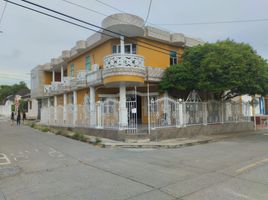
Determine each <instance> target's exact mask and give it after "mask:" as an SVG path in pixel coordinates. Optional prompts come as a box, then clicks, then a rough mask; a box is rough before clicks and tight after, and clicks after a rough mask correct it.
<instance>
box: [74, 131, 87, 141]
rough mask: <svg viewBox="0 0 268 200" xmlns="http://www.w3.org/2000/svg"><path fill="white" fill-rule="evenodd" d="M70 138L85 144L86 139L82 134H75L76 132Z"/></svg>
mask: <svg viewBox="0 0 268 200" xmlns="http://www.w3.org/2000/svg"><path fill="white" fill-rule="evenodd" d="M72 138H73V139H75V140H79V141H83V142H86V138H85V136H84V134H82V133H77V132H76V133H74V134H73V136H72Z"/></svg>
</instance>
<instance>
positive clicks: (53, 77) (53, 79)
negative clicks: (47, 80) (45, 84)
mask: <svg viewBox="0 0 268 200" xmlns="http://www.w3.org/2000/svg"><path fill="white" fill-rule="evenodd" d="M52 82H53V83H54V82H55V70H53V71H52Z"/></svg>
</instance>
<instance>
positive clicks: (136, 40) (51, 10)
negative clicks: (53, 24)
mask: <svg viewBox="0 0 268 200" xmlns="http://www.w3.org/2000/svg"><path fill="white" fill-rule="evenodd" d="M4 1H7V2H9V3H12V4H14V5H17V6H20V7H23V8H25V9H28V10H31V11H34V12H37V13H40V14H43V15H46V16H49V17H52V18H55V19H58V20H61V21H64V22H67V23H70V24H72V25H76V26H79V27H81V28H85V29H88V30H91V31H94V32H98V33H100V34H104V35H107V36H109V37H111V38H114V35H118V36H124V37H125V38H126V39H127V40H128V41H135V42H140V43H143V44H146V45H149V46H152V47H155V48H157V49H154V48H150V47H148V46H144V45H141V44H137V45H138V46H141V47H144V48H147V49H150V50H154V51H158V52H161V53H164V54H168V55H169V52H170V49H165V48H162V47H159V46H156V45H152V44H151V43H147V42H144V41H140V40H138V39H132V38H129V37H127V36H125V35H123V34H121V33H117V32H115V31H111V30H109V29H105V28H102V27H100V26H97V25H95V24H92V23H89V22H86V21H84V20H81V19H78V18H75V17H72V16H70V15H67V14H64V13H61V12H58V11H55V10H53V9H50V8H47V7H44V6H41V5H38V4H36V3H32V2H29V1H26V0H21V1H23V2H26V3H29V4H31V5H34V6H37V7H39V8H42V9H45V10H49V11H50V12H54V13H56V14H59V15H62V16H65V17H67V18H71V19H73V20H76V21H79V22H81V23H85V24H87V25H90V26H92V25H93V26H94V27H96V28H100V29H102V30H104V31H107V32H110V33H112V34H114V35H109V34H107V33H105V32H102V31H97V30H94V29H91V28H88V27H85V26H83V25H80V24H77V23H74V22H71V21H68V20H66V19H63V18H60V17H56V16H54V15H51V14H48V13H45V12H42V11H39V10H36V9H33V8H30V7H27V6H24V5H21V4H18V3H15V2H12V1H10V0H4ZM159 49H161V50H164V51H167V52H163V51H161V50H159Z"/></svg>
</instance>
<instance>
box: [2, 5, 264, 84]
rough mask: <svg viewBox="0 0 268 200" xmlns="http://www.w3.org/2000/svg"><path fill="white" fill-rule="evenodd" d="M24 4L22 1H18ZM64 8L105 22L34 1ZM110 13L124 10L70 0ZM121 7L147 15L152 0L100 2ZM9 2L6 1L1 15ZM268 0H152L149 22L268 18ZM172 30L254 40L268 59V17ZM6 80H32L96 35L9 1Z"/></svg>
mask: <svg viewBox="0 0 268 200" xmlns="http://www.w3.org/2000/svg"><path fill="white" fill-rule="evenodd" d="M14 1H16V2H20V1H19V0H14ZM31 1H34V2H36V3H39V4H43V5H45V6H48V7H51V8H53V9H56V10H60V11H61V12H65V13H68V14H70V15H73V16H76V17H79V18H81V19H84V20H86V21H88V22H91V23H94V24H97V25H100V24H101V21H102V20H103V19H104V18H105V17H104V16H103V15H99V14H96V13H93V12H90V11H88V10H84V9H81V8H79V7H75V6H74V5H70V4H68V3H66V2H64V1H62V0H38V1H37V0H31ZM69 1H72V2H74V3H77V4H81V5H83V6H86V7H89V8H90V9H93V10H96V11H98V12H101V13H105V14H106V15H109V14H114V13H118V11H116V10H114V9H112V8H110V7H107V6H105V5H103V4H101V3H100V2H98V0H69ZM99 1H102V2H104V3H108V4H110V5H112V6H114V7H116V8H118V9H120V10H123V11H125V12H128V13H132V14H135V15H138V16H140V17H142V18H145V17H146V15H147V10H148V5H149V2H150V1H149V0H135V1H133V0H132V1H131V0H99ZM3 7H4V1H0V13H1V12H2V9H3ZM267 7H268V1H267V0H254V1H253V0H224V1H223V0H202V1H197V0H187V1H181V0H166V1H163V0H152V7H151V12H150V15H149V19H148V21H149V22H150V23H153V24H178V23H192V22H211V21H226V20H244V19H262V18H267V19H268V14H267ZM163 28H166V29H168V30H169V31H170V32H180V33H184V34H186V35H190V36H193V37H197V38H201V39H203V40H205V41H208V42H215V41H217V40H223V39H226V38H230V39H234V40H235V41H238V42H245V43H249V44H250V45H252V46H253V48H254V49H255V50H257V52H258V53H259V54H260V55H261V56H263V57H264V58H265V59H268V38H267V37H268V34H267V33H268V21H266V22H254V23H253V22H251V23H232V24H214V25H193V26H182V25H180V26H179V25H177V26H163ZM0 30H2V31H3V33H2V34H0V47H1V48H0V84H12V83H15V82H19V80H18V79H20V80H25V81H27V83H28V84H29V80H30V71H31V69H32V68H33V67H35V66H36V65H38V64H43V63H46V62H49V61H50V59H51V58H53V57H57V56H59V55H60V54H61V51H62V50H64V49H70V48H72V47H73V46H74V44H75V42H76V41H77V40H80V39H86V38H87V37H88V36H90V35H91V34H92V32H91V31H87V30H84V29H81V28H78V27H74V26H72V25H69V24H66V23H63V22H59V21H56V20H55V19H51V18H48V17H46V16H41V15H39V14H35V13H33V12H30V11H27V10H24V9H22V8H18V7H15V6H13V5H11V4H8V5H7V8H6V12H5V14H4V18H3V20H2V23H1V24H0Z"/></svg>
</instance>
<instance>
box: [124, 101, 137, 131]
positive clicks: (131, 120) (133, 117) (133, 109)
mask: <svg viewBox="0 0 268 200" xmlns="http://www.w3.org/2000/svg"><path fill="white" fill-rule="evenodd" d="M126 106H127V116H128V126H127V133H137V129H138V125H137V112H138V109H137V101H136V98H135V100H131V101H129V100H128V101H127V102H126Z"/></svg>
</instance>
